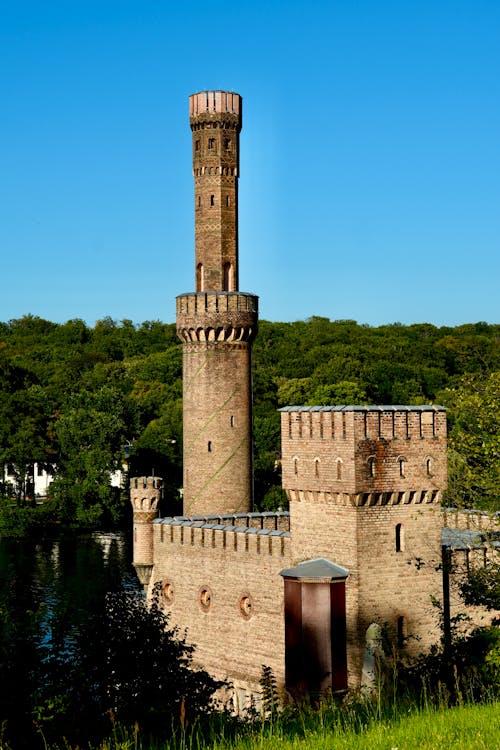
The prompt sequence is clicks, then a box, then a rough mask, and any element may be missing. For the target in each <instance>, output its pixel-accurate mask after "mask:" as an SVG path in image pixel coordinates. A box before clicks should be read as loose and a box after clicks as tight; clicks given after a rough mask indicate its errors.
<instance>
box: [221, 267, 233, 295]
mask: <svg viewBox="0 0 500 750" xmlns="http://www.w3.org/2000/svg"><path fill="white" fill-rule="evenodd" d="M223 270H224V282H223V286H224V291H225V292H232V291H234V289H233V267H232V265H231V263H224V268H223Z"/></svg>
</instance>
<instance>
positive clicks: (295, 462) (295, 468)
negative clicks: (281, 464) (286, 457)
mask: <svg viewBox="0 0 500 750" xmlns="http://www.w3.org/2000/svg"><path fill="white" fill-rule="evenodd" d="M293 473H294V474H295V476H297V475H298V473H299V459H298V458H294V459H293Z"/></svg>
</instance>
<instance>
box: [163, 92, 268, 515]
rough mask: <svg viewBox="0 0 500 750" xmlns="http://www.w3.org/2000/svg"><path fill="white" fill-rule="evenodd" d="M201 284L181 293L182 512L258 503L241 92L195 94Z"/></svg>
mask: <svg viewBox="0 0 500 750" xmlns="http://www.w3.org/2000/svg"><path fill="white" fill-rule="evenodd" d="M189 114H190V126H191V131H192V142H193V176H194V197H195V275H196V292H193V293H190V294H183V295H180V296H179V297H178V298H177V310H176V311H177V334H178V336H179V338H180V339H181V341H182V342H183V430H184V456H183V458H184V470H183V474H184V480H183V481H184V488H183V489H184V497H183V502H184V513H185V514H186V515H189V514H194V513H198V514H199V513H214V512H218V513H231V512H238V511H249V510H250V509H251V507H252V500H253V498H252V487H253V483H252V435H251V429H252V374H251V369H252V355H251V345H252V341H253V339H254V337H255V335H256V333H257V319H258V299H257V297H255V296H254V295H250V294H243V293H240V292H238V227H237V219H238V190H237V182H238V167H239V133H240V130H241V125H242V104H241V97H240V96H239V95H238V94H235V93H232V92H227V91H208V92H206V91H205V92H199V93H197V94H194V95H193V96H191V97H190V100H189Z"/></svg>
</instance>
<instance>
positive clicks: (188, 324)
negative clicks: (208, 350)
mask: <svg viewBox="0 0 500 750" xmlns="http://www.w3.org/2000/svg"><path fill="white" fill-rule="evenodd" d="M258 304H259V298H258V297H256V296H254V295H253V294H242V293H240V292H192V293H189V294H181V295H179V296H178V297H177V299H176V311H177V335H178V336H179V338H180V339H181V341H184V342H186V343H187V342H191V341H197V342H199V341H212V342H215V341H220V342H224V341H226V342H237V341H252V340H253V339H254V338H255V336H256V334H257V320H258Z"/></svg>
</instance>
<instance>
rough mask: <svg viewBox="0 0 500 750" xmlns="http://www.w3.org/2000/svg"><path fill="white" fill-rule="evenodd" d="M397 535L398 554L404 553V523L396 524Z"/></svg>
mask: <svg viewBox="0 0 500 750" xmlns="http://www.w3.org/2000/svg"><path fill="white" fill-rule="evenodd" d="M395 533H396V552H403V551H404V533H403V524H402V523H397V524H396V527H395Z"/></svg>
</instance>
